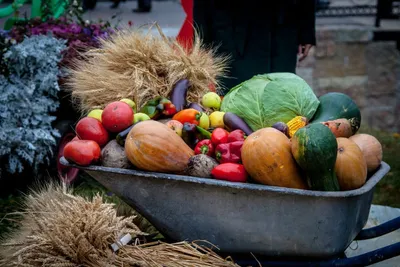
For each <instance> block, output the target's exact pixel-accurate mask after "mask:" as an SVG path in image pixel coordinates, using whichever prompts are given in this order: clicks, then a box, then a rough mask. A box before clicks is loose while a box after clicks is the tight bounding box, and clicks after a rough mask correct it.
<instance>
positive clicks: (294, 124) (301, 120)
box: [287, 116, 307, 137]
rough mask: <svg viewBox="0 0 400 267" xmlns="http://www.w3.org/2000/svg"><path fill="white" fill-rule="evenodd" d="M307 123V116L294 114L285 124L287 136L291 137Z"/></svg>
mask: <svg viewBox="0 0 400 267" xmlns="http://www.w3.org/2000/svg"><path fill="white" fill-rule="evenodd" d="M306 125H307V118H306V117H303V116H296V117H294V118H293V119H291V120H290V121H289V122H288V123H287V126H288V128H289V136H290V137H293V135H294V134H295V133H296V131H297V130H298V129H300V128H302V127H304V126H306Z"/></svg>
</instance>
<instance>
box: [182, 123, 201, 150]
mask: <svg viewBox="0 0 400 267" xmlns="http://www.w3.org/2000/svg"><path fill="white" fill-rule="evenodd" d="M196 133H197V128H196V124H192V123H188V122H185V123H184V124H183V128H182V139H183V141H185V143H186V144H187V145H188V146H189V147H190V148H191V149H194V147H195V146H196V143H197V141H198V139H197V136H196Z"/></svg>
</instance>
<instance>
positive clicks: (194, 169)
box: [185, 154, 218, 178]
mask: <svg viewBox="0 0 400 267" xmlns="http://www.w3.org/2000/svg"><path fill="white" fill-rule="evenodd" d="M217 165H218V162H217V161H216V160H215V159H213V158H212V157H209V156H207V155H204V154H198V155H194V156H192V157H190V159H189V164H188V166H187V168H186V170H185V173H186V174H187V175H189V176H196V177H203V178H212V176H211V171H212V169H214V168H215V167H216V166H217Z"/></svg>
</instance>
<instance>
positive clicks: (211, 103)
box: [201, 92, 221, 110]
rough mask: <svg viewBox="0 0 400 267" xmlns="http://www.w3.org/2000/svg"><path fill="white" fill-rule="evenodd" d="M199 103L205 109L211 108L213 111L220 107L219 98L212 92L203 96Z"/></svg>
mask: <svg viewBox="0 0 400 267" xmlns="http://www.w3.org/2000/svg"><path fill="white" fill-rule="evenodd" d="M201 103H202V105H203V106H204V107H206V108H212V109H214V110H219V108H220V107H221V97H220V96H219V95H218V94H217V93H214V92H208V93H207V94H205V95H203V98H202V100H201Z"/></svg>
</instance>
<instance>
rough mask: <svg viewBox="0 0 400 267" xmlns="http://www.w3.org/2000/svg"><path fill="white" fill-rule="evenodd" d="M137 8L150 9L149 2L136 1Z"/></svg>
mask: <svg viewBox="0 0 400 267" xmlns="http://www.w3.org/2000/svg"><path fill="white" fill-rule="evenodd" d="M138 8H141V9H148V10H150V9H151V0H138Z"/></svg>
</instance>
